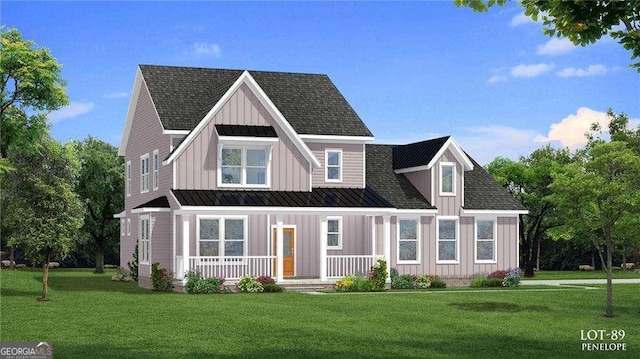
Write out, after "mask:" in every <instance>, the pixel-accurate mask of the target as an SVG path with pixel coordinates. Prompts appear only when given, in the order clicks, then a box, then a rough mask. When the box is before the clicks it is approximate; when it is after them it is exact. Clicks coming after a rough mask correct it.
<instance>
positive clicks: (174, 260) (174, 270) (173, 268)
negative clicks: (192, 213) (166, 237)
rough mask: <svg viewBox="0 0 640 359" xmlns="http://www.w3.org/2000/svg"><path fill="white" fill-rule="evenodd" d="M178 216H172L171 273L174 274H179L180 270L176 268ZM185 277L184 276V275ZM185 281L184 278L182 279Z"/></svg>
mask: <svg viewBox="0 0 640 359" xmlns="http://www.w3.org/2000/svg"><path fill="white" fill-rule="evenodd" d="M176 239H177V237H176V215H175V214H174V215H172V216H171V258H172V260H171V267H172V268H171V271H172V272H173V273H178V269H177V268H176V264H177V261H176ZM183 277H184V274H183ZM180 279H183V278H180Z"/></svg>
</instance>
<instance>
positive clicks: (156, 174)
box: [153, 150, 160, 191]
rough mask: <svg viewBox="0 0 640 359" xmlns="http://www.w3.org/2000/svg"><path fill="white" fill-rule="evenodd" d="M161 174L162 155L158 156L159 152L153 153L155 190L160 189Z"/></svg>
mask: <svg viewBox="0 0 640 359" xmlns="http://www.w3.org/2000/svg"><path fill="white" fill-rule="evenodd" d="M159 174H160V155H159V154H158V150H155V151H153V190H154V191H155V190H157V189H158V181H159V180H160V178H159Z"/></svg>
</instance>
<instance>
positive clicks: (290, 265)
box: [272, 228, 296, 277]
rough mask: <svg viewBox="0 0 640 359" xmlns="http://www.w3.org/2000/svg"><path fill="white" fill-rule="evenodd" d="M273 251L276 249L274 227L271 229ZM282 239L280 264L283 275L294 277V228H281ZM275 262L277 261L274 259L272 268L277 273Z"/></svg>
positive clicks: (275, 251)
mask: <svg viewBox="0 0 640 359" xmlns="http://www.w3.org/2000/svg"><path fill="white" fill-rule="evenodd" d="M272 238H273V253H277V249H276V229H274V230H273V237H272ZM282 241H283V243H282V244H283V247H284V250H283V257H282V266H283V268H284V270H283V274H282V276H283V277H295V275H296V274H295V259H296V256H295V248H296V246H295V241H296V235H295V229H293V228H283V229H282ZM277 263H278V261H277V260H276V261H275V264H274V266H273V267H274V268H276V273H277V270H278V268H277Z"/></svg>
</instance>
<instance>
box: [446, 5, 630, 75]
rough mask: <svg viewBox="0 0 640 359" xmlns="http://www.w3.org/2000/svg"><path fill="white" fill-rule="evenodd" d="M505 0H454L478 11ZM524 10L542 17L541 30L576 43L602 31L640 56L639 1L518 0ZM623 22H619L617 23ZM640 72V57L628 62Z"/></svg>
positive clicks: (586, 41) (597, 36) (599, 35)
mask: <svg viewBox="0 0 640 359" xmlns="http://www.w3.org/2000/svg"><path fill="white" fill-rule="evenodd" d="M506 2H507V1H506V0H454V3H455V5H456V6H458V7H460V6H465V7H469V8H471V9H473V10H474V11H477V12H486V11H488V10H489V8H490V7H492V6H494V5H499V6H502V5H504V4H505V3H506ZM519 4H520V5H521V6H522V7H523V8H524V14H525V15H526V16H528V17H530V18H531V19H533V20H534V21H537V20H538V17H540V18H541V19H542V23H543V28H542V31H543V33H544V34H546V35H549V36H558V37H565V38H567V39H569V40H570V41H571V42H573V43H574V44H575V45H581V46H586V45H588V44H593V43H595V42H596V41H598V40H599V39H600V38H602V37H603V36H605V35H610V36H611V37H612V38H614V39H616V40H617V41H618V43H620V44H621V45H622V46H623V47H624V48H625V49H627V50H629V51H631V59H632V60H633V59H636V58H638V57H640V1H638V0H631V1H603V0H597V1H595V0H594V1H580V0H574V1H566V0H521V1H519ZM621 24H622V26H620V25H621ZM631 67H632V68H636V69H637V70H638V72H640V61H636V62H635V63H632V64H631Z"/></svg>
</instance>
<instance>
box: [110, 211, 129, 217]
mask: <svg viewBox="0 0 640 359" xmlns="http://www.w3.org/2000/svg"><path fill="white" fill-rule="evenodd" d="M126 217H127V211H122V212H120V213H116V214H114V215H113V218H126Z"/></svg>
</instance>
